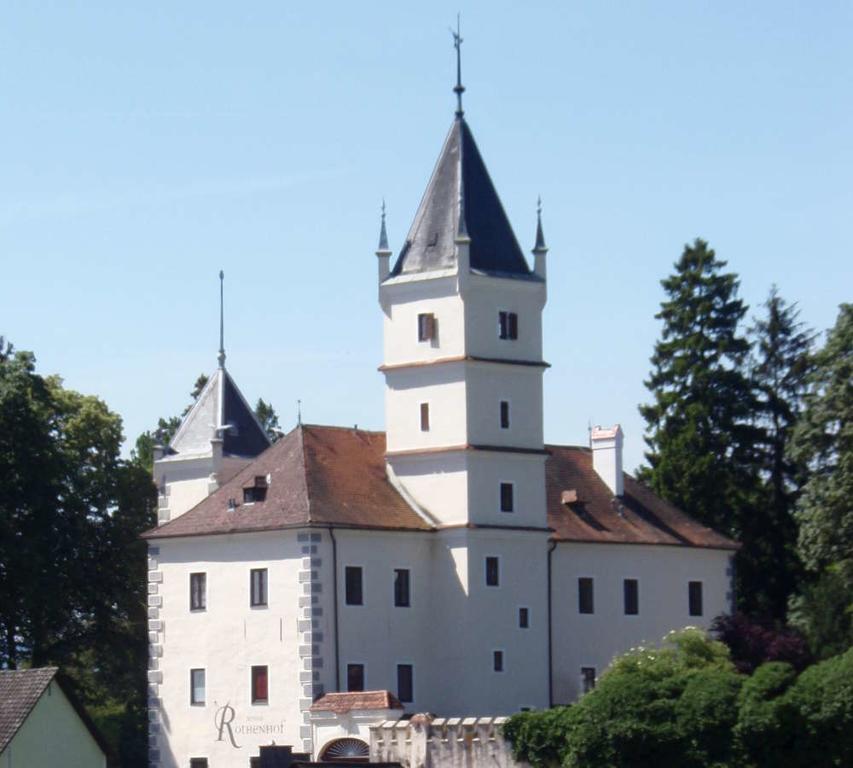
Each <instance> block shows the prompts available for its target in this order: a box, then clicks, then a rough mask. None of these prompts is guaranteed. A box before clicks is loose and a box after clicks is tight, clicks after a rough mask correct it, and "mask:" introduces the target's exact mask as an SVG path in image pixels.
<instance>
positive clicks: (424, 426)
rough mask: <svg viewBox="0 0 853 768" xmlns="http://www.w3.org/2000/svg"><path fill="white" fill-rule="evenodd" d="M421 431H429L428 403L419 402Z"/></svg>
mask: <svg viewBox="0 0 853 768" xmlns="http://www.w3.org/2000/svg"><path fill="white" fill-rule="evenodd" d="M421 432H429V403H421Z"/></svg>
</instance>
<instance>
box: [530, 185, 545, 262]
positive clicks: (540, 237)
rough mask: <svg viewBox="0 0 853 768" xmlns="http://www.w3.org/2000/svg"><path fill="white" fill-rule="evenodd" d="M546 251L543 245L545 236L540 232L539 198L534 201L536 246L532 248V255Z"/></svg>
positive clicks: (540, 209) (540, 213)
mask: <svg viewBox="0 0 853 768" xmlns="http://www.w3.org/2000/svg"><path fill="white" fill-rule="evenodd" d="M547 250H548V246H547V245H545V235H544V233H543V232H542V198H541V196H540V197H539V199H538V200H537V201H536V244H535V245H534V246H533V253H536V252H537V251H547Z"/></svg>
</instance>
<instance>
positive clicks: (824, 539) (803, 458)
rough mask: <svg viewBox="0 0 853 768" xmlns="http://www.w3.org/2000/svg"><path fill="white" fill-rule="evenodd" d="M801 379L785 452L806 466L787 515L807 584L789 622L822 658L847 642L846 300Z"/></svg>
mask: <svg viewBox="0 0 853 768" xmlns="http://www.w3.org/2000/svg"><path fill="white" fill-rule="evenodd" d="M808 383H809V391H808V394H807V395H806V401H805V408H804V410H803V413H802V416H801V418H800V419H799V421H798V422H797V425H796V428H795V429H794V433H793V437H792V440H791V445H790V451H789V455H790V457H791V459H792V460H793V461H795V462H798V463H800V464H802V465H803V466H805V467H807V469H808V472H809V477H808V480H807V481H806V483H805V485H804V487H803V490H802V494H801V496H800V498H799V500H798V501H797V506H796V513H795V514H796V518H797V520H798V522H799V524H800V530H799V554H800V557H801V559H802V561H803V563H804V565H805V567H806V568H807V569H808V571H809V574H810V576H811V582H810V583H809V584H808V585H807V586H806V587H805V588H804V590H803V592H802V594H801V595H800V596H799V597H798V598H797V599H796V600H795V601H794V604H793V610H792V621H794V623H796V624H797V626H799V627H800V628H801V629H802V630H803V631H804V632H805V633H806V635H807V637H809V639H810V640H811V641H812V644H813V650H814V651H815V652H816V653H818V654H819V655H821V656H826V655H830V654H832V653H833V652H837V651H839V650H842V649H844V648H848V647H850V645H851V644H853V502H851V499H853V304H842V305H841V308H840V312H839V315H838V319H837V321H836V323H835V326H834V327H833V328H832V329H831V330H830V331H829V333H828V334H827V338H826V343H825V345H824V346H823V348H822V349H821V350H819V351H818V352H817V354H816V355H815V358H814V370H813V371H812V372H811V374H810V376H809V382H808Z"/></svg>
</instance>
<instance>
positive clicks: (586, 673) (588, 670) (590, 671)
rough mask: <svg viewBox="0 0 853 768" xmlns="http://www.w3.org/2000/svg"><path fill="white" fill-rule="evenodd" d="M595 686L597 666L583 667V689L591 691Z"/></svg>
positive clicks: (585, 691)
mask: <svg viewBox="0 0 853 768" xmlns="http://www.w3.org/2000/svg"><path fill="white" fill-rule="evenodd" d="M593 688H595V667H581V691H582V692H583V693H589V692H590V691H591V690H592V689H593Z"/></svg>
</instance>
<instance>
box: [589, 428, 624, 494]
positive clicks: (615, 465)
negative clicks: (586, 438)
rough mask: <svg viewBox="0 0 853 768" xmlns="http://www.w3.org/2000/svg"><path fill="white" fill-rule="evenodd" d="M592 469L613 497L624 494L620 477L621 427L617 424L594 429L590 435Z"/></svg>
mask: <svg viewBox="0 0 853 768" xmlns="http://www.w3.org/2000/svg"><path fill="white" fill-rule="evenodd" d="M590 443H591V446H592V467H593V469H594V470H595V471H596V473H597V474H598V476H599V477H600V478H601V479H602V480H604V482H605V483H606V484H607V487H608V488H609V489H610V492H611V493H612V494H613V495H614V496H621V495H622V494H623V493H624V490H625V488H624V477H623V475H622V427H620V426H619V425H618V424H617V425H616V426H615V427H611V428H610V429H602V428H601V427H595V428H594V429H593V430H592V434H591V435H590Z"/></svg>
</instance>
